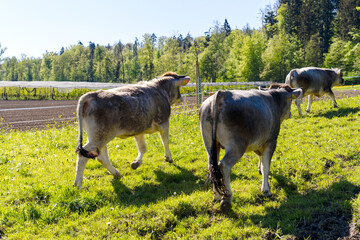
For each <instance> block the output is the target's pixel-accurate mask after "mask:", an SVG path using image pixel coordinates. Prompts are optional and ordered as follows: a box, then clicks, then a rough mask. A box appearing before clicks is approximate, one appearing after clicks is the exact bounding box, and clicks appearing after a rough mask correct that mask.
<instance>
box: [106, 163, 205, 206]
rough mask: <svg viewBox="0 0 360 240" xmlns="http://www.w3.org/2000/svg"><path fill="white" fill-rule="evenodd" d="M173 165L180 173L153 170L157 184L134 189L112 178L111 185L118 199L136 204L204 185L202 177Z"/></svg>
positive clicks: (190, 190)
mask: <svg viewBox="0 0 360 240" xmlns="http://www.w3.org/2000/svg"><path fill="white" fill-rule="evenodd" d="M174 166H175V167H176V168H177V169H179V170H180V173H176V174H168V173H166V172H164V171H162V170H154V173H155V174H156V178H157V182H159V183H158V184H156V183H151V184H148V183H144V184H142V185H140V186H138V187H136V188H134V189H129V188H128V187H127V186H125V185H124V184H123V183H122V182H121V179H113V180H112V185H113V187H114V191H115V193H116V195H117V196H118V201H119V202H120V203H122V204H129V205H136V206H141V205H147V204H149V203H154V202H156V201H159V200H163V199H166V198H168V197H171V196H174V195H176V194H181V193H185V194H187V195H188V194H191V193H192V192H193V191H195V190H199V189H201V188H202V187H203V186H204V179H202V178H199V177H197V176H195V175H194V174H193V173H192V172H191V171H188V170H186V169H184V168H182V167H180V166H178V165H176V164H174Z"/></svg>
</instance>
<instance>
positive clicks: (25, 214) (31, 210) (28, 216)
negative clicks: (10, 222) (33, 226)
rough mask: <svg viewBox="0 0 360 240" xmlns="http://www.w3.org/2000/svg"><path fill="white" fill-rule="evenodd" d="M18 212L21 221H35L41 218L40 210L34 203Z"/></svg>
mask: <svg viewBox="0 0 360 240" xmlns="http://www.w3.org/2000/svg"><path fill="white" fill-rule="evenodd" d="M20 212H21V215H20V216H21V219H22V220H23V221H29V220H30V221H36V220H38V219H40V218H41V210H40V209H39V208H38V207H37V206H36V205H35V204H34V203H29V204H26V205H25V207H23V208H22V209H21V211H20Z"/></svg>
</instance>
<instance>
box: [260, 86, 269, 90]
mask: <svg viewBox="0 0 360 240" xmlns="http://www.w3.org/2000/svg"><path fill="white" fill-rule="evenodd" d="M259 90H261V91H267V90H268V89H267V88H263V87H261V86H259Z"/></svg>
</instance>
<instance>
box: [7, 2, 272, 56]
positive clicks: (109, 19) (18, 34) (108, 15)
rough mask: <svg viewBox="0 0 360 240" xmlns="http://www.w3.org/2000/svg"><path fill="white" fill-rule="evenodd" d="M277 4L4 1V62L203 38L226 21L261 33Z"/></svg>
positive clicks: (234, 25) (240, 27) (233, 27)
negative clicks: (149, 38) (266, 13)
mask: <svg viewBox="0 0 360 240" xmlns="http://www.w3.org/2000/svg"><path fill="white" fill-rule="evenodd" d="M275 2H276V0H178V1H173V0H126V1H123V0H117V1H115V0H61V1H60V0H0V44H1V47H2V48H7V49H6V51H5V53H4V54H3V55H2V56H1V58H6V57H13V56H15V57H16V58H18V59H20V58H21V56H22V54H25V55H26V57H34V58H39V57H42V55H43V54H44V53H45V52H46V51H48V52H57V53H58V52H60V49H61V47H64V48H65V49H66V48H67V47H70V46H72V45H76V44H77V43H78V42H79V41H81V42H82V43H83V44H84V45H85V46H88V44H89V42H90V41H91V42H94V43H95V44H100V45H107V44H110V45H113V44H115V43H117V42H118V41H121V42H122V43H123V44H126V43H130V42H131V43H133V42H134V41H135V38H138V39H139V41H142V36H143V35H144V34H145V33H150V34H152V33H155V35H156V36H157V37H160V36H166V37H171V36H174V35H175V36H179V35H180V34H182V35H183V37H185V36H186V35H187V34H188V33H190V35H191V36H192V37H199V36H203V35H204V32H207V31H208V30H209V29H210V28H211V27H213V26H214V25H215V24H216V22H218V23H219V24H223V23H224V21H225V18H226V19H227V20H228V23H229V24H230V27H231V28H232V29H236V28H238V29H243V28H244V27H245V26H246V25H247V24H248V25H249V26H250V27H251V28H255V29H258V28H260V27H261V24H262V23H261V10H263V9H265V7H266V6H267V5H271V6H273V5H274V3H275Z"/></svg>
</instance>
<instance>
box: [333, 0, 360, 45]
mask: <svg viewBox="0 0 360 240" xmlns="http://www.w3.org/2000/svg"><path fill="white" fill-rule="evenodd" d="M359 6H360V0H341V1H340V3H339V4H338V11H337V19H336V20H337V21H336V25H337V28H336V30H337V32H338V35H339V37H340V38H341V39H342V40H351V35H350V34H349V33H350V32H351V31H353V29H360V11H358V10H357V9H356V7H359Z"/></svg>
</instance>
